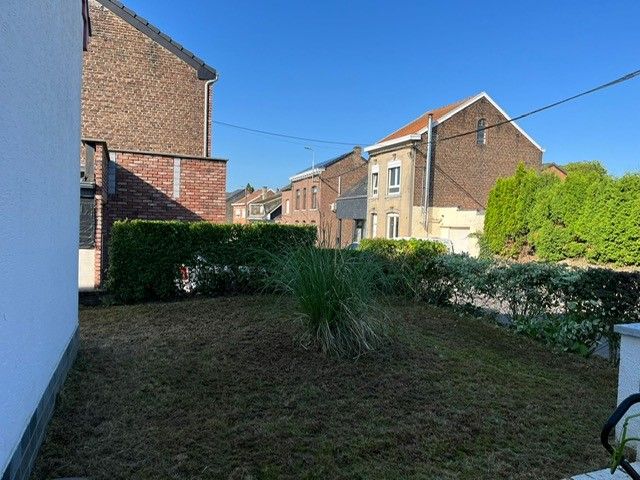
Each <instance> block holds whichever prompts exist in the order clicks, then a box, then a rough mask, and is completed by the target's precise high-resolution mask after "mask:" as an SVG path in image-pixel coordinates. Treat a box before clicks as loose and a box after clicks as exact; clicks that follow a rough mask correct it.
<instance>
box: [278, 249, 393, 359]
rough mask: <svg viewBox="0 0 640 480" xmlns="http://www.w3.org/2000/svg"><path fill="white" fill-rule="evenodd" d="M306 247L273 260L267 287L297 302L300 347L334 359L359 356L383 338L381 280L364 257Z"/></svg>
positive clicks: (374, 268)
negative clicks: (301, 331)
mask: <svg viewBox="0 0 640 480" xmlns="http://www.w3.org/2000/svg"><path fill="white" fill-rule="evenodd" d="M357 253H358V252H351V251H345V250H330V249H319V248H315V247H305V248H301V249H298V250H297V251H295V252H294V253H293V254H291V255H289V256H286V257H279V258H277V259H276V261H275V264H276V266H277V268H276V270H275V273H274V275H273V276H272V277H271V279H270V282H271V283H272V284H274V285H275V287H276V288H277V289H279V290H281V291H284V292H286V293H290V294H292V295H293V296H294V298H295V299H296V301H297V306H298V310H299V314H300V318H301V320H302V322H303V325H304V331H305V335H304V343H305V344H307V345H312V346H317V347H318V348H319V349H320V350H321V351H323V352H325V353H329V354H333V355H338V356H358V355H360V354H362V353H364V352H366V351H368V350H372V349H374V348H375V347H376V346H377V345H379V344H380V342H381V341H382V340H383V339H384V338H385V334H386V333H385V332H386V325H385V322H384V319H383V317H382V310H380V309H379V308H378V307H377V301H376V300H377V298H378V295H376V292H377V289H376V283H377V280H378V278H379V276H380V275H381V274H382V273H381V271H380V269H379V264H378V263H377V262H372V261H370V259H369V258H368V256H367V255H358V254H357Z"/></svg>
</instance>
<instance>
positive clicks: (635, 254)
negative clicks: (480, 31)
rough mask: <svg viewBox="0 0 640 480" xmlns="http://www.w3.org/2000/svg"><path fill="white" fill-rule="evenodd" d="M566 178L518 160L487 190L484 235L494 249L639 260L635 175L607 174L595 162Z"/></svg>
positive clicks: (638, 178)
mask: <svg viewBox="0 0 640 480" xmlns="http://www.w3.org/2000/svg"><path fill="white" fill-rule="evenodd" d="M566 170H567V178H566V179H565V180H560V179H558V178H557V177H555V176H554V175H552V174H550V173H542V174H540V173H537V172H535V171H534V170H530V169H527V168H525V167H524V166H522V165H520V166H519V167H518V170H517V171H516V173H515V175H513V176H512V177H509V178H504V179H501V180H498V182H497V183H496V185H495V187H494V188H493V190H492V191H491V193H490V194H489V202H488V205H487V212H486V217H485V228H484V240H485V242H486V245H487V246H488V247H489V250H490V251H491V252H492V253H494V254H497V255H501V256H506V257H517V256H518V255H520V254H522V253H526V254H535V255H536V256H537V257H538V258H540V259H542V260H549V261H558V260H562V259H567V258H585V259H587V260H590V261H593V262H599V263H617V264H624V265H639V264H640V175H637V174H634V175H625V176H624V177H622V178H613V177H611V176H609V175H608V174H607V172H606V170H605V169H604V168H603V167H602V166H601V165H600V164H599V163H597V162H584V163H575V164H569V165H567V166H566Z"/></svg>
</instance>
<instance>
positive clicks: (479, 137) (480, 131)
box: [476, 118, 487, 145]
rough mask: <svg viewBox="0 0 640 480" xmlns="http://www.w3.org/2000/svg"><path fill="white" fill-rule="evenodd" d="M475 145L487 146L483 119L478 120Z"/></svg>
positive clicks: (485, 124) (485, 123)
mask: <svg viewBox="0 0 640 480" xmlns="http://www.w3.org/2000/svg"><path fill="white" fill-rule="evenodd" d="M476 144H477V145H486V144H487V121H486V120H485V119H484V118H481V119H480V120H478V128H477V129H476Z"/></svg>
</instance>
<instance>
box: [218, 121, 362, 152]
mask: <svg viewBox="0 0 640 480" xmlns="http://www.w3.org/2000/svg"><path fill="white" fill-rule="evenodd" d="M213 123H216V124H218V125H224V126H226V127H231V128H237V129H239V130H244V131H246V132H253V133H261V134H263V135H272V136H274V137H282V138H292V139H294V140H303V141H305V142H313V143H329V144H332V145H350V146H353V145H363V144H366V143H367V142H362V143H360V142H334V141H331V140H320V139H317V138H306V137H296V136H295V135H287V134H285V133H277V132H268V131H266V130H258V129H256V128H249V127H243V126H240V125H234V124H233V123H227V122H221V121H219V120H214V121H213Z"/></svg>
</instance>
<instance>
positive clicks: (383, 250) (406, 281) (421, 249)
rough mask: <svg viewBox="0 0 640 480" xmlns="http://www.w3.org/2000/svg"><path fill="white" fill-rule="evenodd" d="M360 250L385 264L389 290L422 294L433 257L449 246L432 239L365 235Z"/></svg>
mask: <svg viewBox="0 0 640 480" xmlns="http://www.w3.org/2000/svg"><path fill="white" fill-rule="evenodd" d="M359 251H360V252H363V253H364V254H366V255H371V256H372V257H373V260H374V261H378V262H380V263H381V265H382V271H383V273H384V278H382V279H381V280H380V281H381V284H383V285H381V286H382V287H383V288H385V290H386V291H388V292H389V293H396V294H401V295H409V296H414V297H419V296H420V292H421V291H422V289H421V283H422V281H423V278H424V277H425V276H426V275H427V274H428V272H429V271H430V269H431V268H432V265H433V259H434V258H436V257H437V256H439V255H442V254H444V253H446V252H447V247H446V246H445V245H444V244H442V243H440V242H434V241H430V240H419V239H415V238H412V239H408V240H404V239H403V240H387V239H382V238H373V239H363V240H362V241H361V242H360V247H359Z"/></svg>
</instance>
